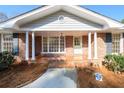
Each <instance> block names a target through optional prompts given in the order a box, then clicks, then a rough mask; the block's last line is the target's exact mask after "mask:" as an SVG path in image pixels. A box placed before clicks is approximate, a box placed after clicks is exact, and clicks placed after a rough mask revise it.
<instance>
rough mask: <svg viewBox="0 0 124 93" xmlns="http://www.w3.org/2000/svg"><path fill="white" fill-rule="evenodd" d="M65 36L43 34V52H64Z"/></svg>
mask: <svg viewBox="0 0 124 93" xmlns="http://www.w3.org/2000/svg"><path fill="white" fill-rule="evenodd" d="M64 52H65V37H63V36H55V37H44V36H42V53H64Z"/></svg>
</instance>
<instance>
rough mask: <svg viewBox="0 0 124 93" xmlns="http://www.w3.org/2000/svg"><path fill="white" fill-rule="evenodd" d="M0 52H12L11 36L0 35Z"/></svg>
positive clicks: (6, 34)
mask: <svg viewBox="0 0 124 93" xmlns="http://www.w3.org/2000/svg"><path fill="white" fill-rule="evenodd" d="M0 51H1V52H2V51H8V52H12V51H13V34H12V33H1V34H0Z"/></svg>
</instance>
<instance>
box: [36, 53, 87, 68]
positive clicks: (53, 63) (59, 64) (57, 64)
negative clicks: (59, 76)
mask: <svg viewBox="0 0 124 93" xmlns="http://www.w3.org/2000/svg"><path fill="white" fill-rule="evenodd" d="M36 62H37V63H48V67H49V68H75V67H85V66H87V65H88V64H87V63H86V62H74V61H69V62H67V61H64V60H57V59H56V60H51V59H50V58H48V57H47V58H45V57H42V56H41V55H39V56H37V57H36Z"/></svg>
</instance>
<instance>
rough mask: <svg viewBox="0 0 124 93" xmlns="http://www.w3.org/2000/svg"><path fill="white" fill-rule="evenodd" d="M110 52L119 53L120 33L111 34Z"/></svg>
mask: <svg viewBox="0 0 124 93" xmlns="http://www.w3.org/2000/svg"><path fill="white" fill-rule="evenodd" d="M112 53H120V34H117V33H116V34H112Z"/></svg>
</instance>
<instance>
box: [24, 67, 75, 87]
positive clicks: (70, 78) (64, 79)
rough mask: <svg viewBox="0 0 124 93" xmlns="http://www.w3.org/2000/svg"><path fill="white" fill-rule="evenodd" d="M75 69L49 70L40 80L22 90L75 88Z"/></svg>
mask: <svg viewBox="0 0 124 93" xmlns="http://www.w3.org/2000/svg"><path fill="white" fill-rule="evenodd" d="M76 80H77V73H76V69H75V68H73V69H72V68H50V69H48V70H47V72H46V73H44V74H43V75H42V76H41V77H40V78H38V79H37V80H35V81H34V82H32V83H30V84H28V85H26V86H24V87H23V88H76V87H77V84H76Z"/></svg>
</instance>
